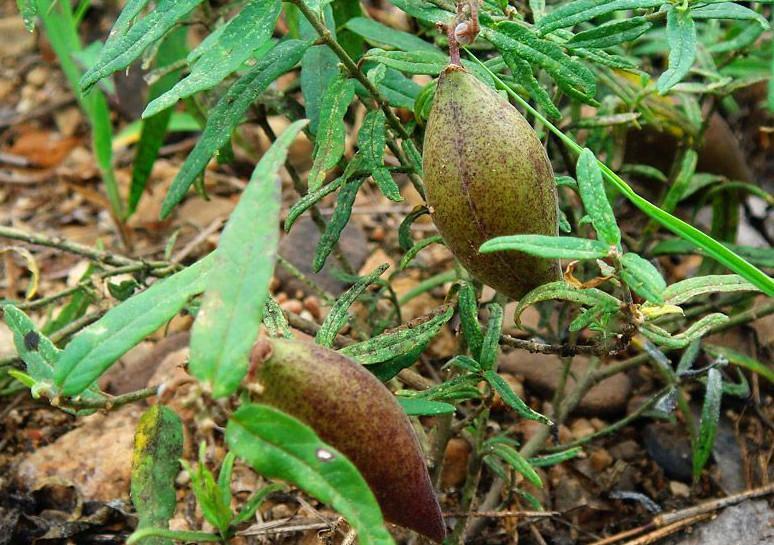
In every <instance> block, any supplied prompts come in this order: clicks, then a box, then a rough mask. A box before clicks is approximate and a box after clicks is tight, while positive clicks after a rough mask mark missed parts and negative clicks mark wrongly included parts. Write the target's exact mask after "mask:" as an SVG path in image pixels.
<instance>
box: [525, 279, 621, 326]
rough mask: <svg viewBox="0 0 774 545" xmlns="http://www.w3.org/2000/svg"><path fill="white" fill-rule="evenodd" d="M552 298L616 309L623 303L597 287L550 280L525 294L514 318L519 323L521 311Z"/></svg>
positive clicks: (588, 305)
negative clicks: (584, 286)
mask: <svg viewBox="0 0 774 545" xmlns="http://www.w3.org/2000/svg"><path fill="white" fill-rule="evenodd" d="M552 299H559V300H562V301H572V302H574V303H578V304H579V305H583V306H587V307H593V306H597V305H599V306H602V307H603V308H609V309H616V308H618V307H620V306H621V305H622V304H623V303H621V301H619V300H618V299H616V298H615V297H613V296H612V295H610V294H609V293H605V292H604V291H602V290H598V289H596V288H585V289H579V288H573V287H572V286H570V285H569V284H568V283H566V282H564V281H563V280H559V281H557V282H549V283H548V284H543V285H542V286H538V287H537V288H535V289H534V290H532V291H531V292H529V293H527V294H526V295H524V296H523V297H522V298H521V300H520V301H519V304H518V305H517V306H516V311H515V312H514V315H513V319H514V320H516V322H517V323H518V321H519V317H520V316H521V313H522V312H524V310H525V309H526V308H527V307H528V306H530V305H533V304H535V303H539V302H541V301H550V300H552Z"/></svg>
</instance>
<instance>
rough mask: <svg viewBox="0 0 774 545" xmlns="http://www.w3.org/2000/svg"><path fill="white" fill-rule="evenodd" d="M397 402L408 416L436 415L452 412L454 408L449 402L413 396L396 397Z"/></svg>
mask: <svg viewBox="0 0 774 545" xmlns="http://www.w3.org/2000/svg"><path fill="white" fill-rule="evenodd" d="M396 399H397V400H398V403H400V406H401V407H403V410H404V411H405V413H406V414H407V415H408V416H437V415H439V414H454V411H455V410H456V409H455V407H454V405H452V404H451V403H444V402H443V401H430V400H428V399H417V398H414V397H397V398H396Z"/></svg>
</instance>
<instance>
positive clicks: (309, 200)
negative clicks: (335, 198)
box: [285, 176, 347, 233]
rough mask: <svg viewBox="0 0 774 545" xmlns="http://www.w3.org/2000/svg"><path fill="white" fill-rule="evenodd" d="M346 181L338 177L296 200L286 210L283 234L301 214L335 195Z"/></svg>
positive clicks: (344, 178)
mask: <svg viewBox="0 0 774 545" xmlns="http://www.w3.org/2000/svg"><path fill="white" fill-rule="evenodd" d="M346 180H347V178H346V177H344V176H339V177H338V178H336V179H335V180H333V181H332V182H330V183H327V184H325V185H324V186H322V187H321V188H320V189H318V190H317V191H311V192H309V193H307V194H306V195H304V196H303V197H301V198H300V199H298V201H296V204H294V205H293V206H292V207H291V208H290V210H288V215H287V217H286V218H285V232H286V233H289V232H290V229H291V228H292V227H293V224H294V223H296V220H297V219H298V218H300V217H301V214H303V213H304V212H306V211H307V210H309V209H310V208H311V207H313V206H314V205H315V204H317V203H318V202H320V201H321V200H322V199H323V198H325V197H327V196H328V195H330V194H331V193H335V192H336V190H338V189H339V188H340V187H341V186H342V185H344V182H345V181H346Z"/></svg>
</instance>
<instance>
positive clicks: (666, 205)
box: [661, 149, 699, 212]
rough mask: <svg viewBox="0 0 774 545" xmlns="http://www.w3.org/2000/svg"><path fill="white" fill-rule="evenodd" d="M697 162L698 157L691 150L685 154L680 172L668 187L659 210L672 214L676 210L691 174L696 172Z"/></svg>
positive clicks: (691, 176) (688, 183)
mask: <svg viewBox="0 0 774 545" xmlns="http://www.w3.org/2000/svg"><path fill="white" fill-rule="evenodd" d="M698 160H699V155H698V154H697V153H696V152H695V151H694V150H692V149H690V150H688V151H686V152H685V157H683V160H682V162H681V163H680V170H679V172H678V173H677V176H676V177H675V181H674V182H673V183H672V185H671V186H670V187H669V191H667V194H666V196H665V197H664V202H662V203H661V209H662V210H664V211H666V212H672V211H674V209H675V208H677V203H678V202H680V201H681V200H682V199H683V198H684V195H685V192H686V190H687V189H688V187H689V185H690V183H691V179H692V178H693V174H694V172H695V171H696V164H697V162H698Z"/></svg>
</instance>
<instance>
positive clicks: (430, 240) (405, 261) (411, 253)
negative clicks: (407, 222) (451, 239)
mask: <svg viewBox="0 0 774 545" xmlns="http://www.w3.org/2000/svg"><path fill="white" fill-rule="evenodd" d="M431 244H443V237H442V236H441V235H433V236H431V237H427V238H423V239H422V240H420V241H417V243H416V244H414V245H413V246H412V247H411V248H409V250H408V251H407V252H406V254H405V255H404V256H403V257H402V258H401V260H400V264H399V265H398V269H399V270H401V271H402V270H405V268H406V267H408V266H409V264H410V263H411V262H412V261H413V260H414V258H415V257H416V256H417V254H418V253H419V252H421V251H422V250H424V249H425V248H427V247H428V246H430V245H431Z"/></svg>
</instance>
